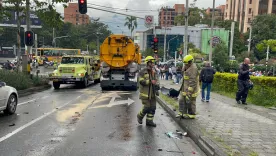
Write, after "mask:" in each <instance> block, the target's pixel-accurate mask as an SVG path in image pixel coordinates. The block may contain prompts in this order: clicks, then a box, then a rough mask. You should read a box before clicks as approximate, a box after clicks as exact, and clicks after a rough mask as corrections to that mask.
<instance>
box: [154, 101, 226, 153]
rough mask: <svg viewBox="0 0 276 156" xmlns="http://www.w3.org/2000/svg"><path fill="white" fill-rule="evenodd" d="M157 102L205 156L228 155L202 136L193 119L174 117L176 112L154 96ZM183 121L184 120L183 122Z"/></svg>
mask: <svg viewBox="0 0 276 156" xmlns="http://www.w3.org/2000/svg"><path fill="white" fill-rule="evenodd" d="M156 100H157V102H158V103H159V104H160V105H161V106H162V107H163V108H164V109H165V110H166V112H167V113H168V114H169V115H170V116H171V117H172V118H173V119H174V121H175V122H176V123H178V125H179V126H180V127H181V128H182V129H183V130H185V131H186V132H187V133H188V136H189V137H190V138H191V139H192V140H193V141H194V142H195V143H196V144H197V145H198V146H199V148H200V149H201V150H202V151H203V152H204V153H205V154H206V155H207V156H228V154H227V153H225V152H224V151H223V150H222V149H221V148H220V147H219V146H217V145H216V144H215V143H214V142H213V141H212V140H211V139H209V138H208V137H206V136H204V134H203V133H202V132H201V131H200V128H198V126H197V125H196V123H195V122H196V121H195V120H189V119H183V120H180V119H178V118H176V117H175V116H176V113H175V112H174V111H173V108H172V107H171V106H170V105H167V104H166V102H165V101H164V100H162V99H161V98H160V97H156ZM183 121H185V122H183Z"/></svg>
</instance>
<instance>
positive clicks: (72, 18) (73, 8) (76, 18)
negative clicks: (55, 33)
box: [64, 3, 90, 25]
mask: <svg viewBox="0 0 276 156" xmlns="http://www.w3.org/2000/svg"><path fill="white" fill-rule="evenodd" d="M64 22H69V23H72V24H74V25H83V24H88V23H90V19H89V16H88V15H86V14H80V13H79V6H78V3H69V5H68V7H67V8H64Z"/></svg>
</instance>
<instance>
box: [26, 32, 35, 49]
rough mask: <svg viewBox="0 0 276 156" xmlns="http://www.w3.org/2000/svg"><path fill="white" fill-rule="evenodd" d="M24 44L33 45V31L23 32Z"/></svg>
mask: <svg viewBox="0 0 276 156" xmlns="http://www.w3.org/2000/svg"><path fill="white" fill-rule="evenodd" d="M25 45H26V46H33V45H34V33H33V32H32V31H26V32H25Z"/></svg>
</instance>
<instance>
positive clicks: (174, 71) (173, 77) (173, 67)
mask: <svg viewBox="0 0 276 156" xmlns="http://www.w3.org/2000/svg"><path fill="white" fill-rule="evenodd" d="M172 79H173V80H174V83H176V67H175V66H174V65H172Z"/></svg>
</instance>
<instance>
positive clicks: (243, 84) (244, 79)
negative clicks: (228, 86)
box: [236, 58, 252, 105]
mask: <svg viewBox="0 0 276 156" xmlns="http://www.w3.org/2000/svg"><path fill="white" fill-rule="evenodd" d="M249 64H250V59H249V58H245V59H244V62H243V64H241V65H240V68H239V72H238V73H239V76H238V82H237V83H238V92H237V94H236V101H237V103H238V104H241V103H242V104H244V105H247V103H246V98H247V94H248V90H249V88H248V84H249V83H250V76H249V73H250V72H251V71H252V69H249Z"/></svg>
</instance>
